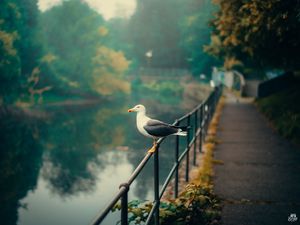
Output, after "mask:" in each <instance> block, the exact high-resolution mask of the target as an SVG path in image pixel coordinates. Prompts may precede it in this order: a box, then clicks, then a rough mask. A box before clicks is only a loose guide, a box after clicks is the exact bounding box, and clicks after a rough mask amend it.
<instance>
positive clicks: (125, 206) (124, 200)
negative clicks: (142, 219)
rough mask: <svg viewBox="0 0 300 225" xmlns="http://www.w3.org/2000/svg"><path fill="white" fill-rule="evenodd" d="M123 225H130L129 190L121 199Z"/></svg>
mask: <svg viewBox="0 0 300 225" xmlns="http://www.w3.org/2000/svg"><path fill="white" fill-rule="evenodd" d="M121 225H128V190H127V191H126V192H125V193H124V194H123V195H122V198H121Z"/></svg>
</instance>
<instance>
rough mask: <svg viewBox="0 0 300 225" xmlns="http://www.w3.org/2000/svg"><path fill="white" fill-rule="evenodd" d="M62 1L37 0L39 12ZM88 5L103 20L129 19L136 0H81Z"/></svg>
mask: <svg viewBox="0 0 300 225" xmlns="http://www.w3.org/2000/svg"><path fill="white" fill-rule="evenodd" d="M62 1H63V0H39V1H38V6H39V9H40V10H41V11H45V10H47V9H50V8H51V7H53V6H55V5H58V4H60V3H61V2H62ZM83 1H85V2H87V3H88V5H89V6H90V7H91V8H93V9H94V10H96V11H97V12H99V13H100V14H101V15H102V16H103V17H104V19H106V20H109V19H111V18H114V17H123V18H124V17H130V16H131V15H132V14H133V13H134V11H135V8H136V0H83Z"/></svg>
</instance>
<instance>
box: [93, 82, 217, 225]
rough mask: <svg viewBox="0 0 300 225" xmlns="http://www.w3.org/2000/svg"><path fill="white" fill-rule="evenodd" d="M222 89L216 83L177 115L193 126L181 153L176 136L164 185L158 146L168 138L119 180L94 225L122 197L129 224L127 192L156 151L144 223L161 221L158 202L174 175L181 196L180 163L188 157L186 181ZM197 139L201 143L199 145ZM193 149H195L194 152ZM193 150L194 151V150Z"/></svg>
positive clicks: (125, 221)
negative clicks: (200, 99) (151, 193)
mask: <svg viewBox="0 0 300 225" xmlns="http://www.w3.org/2000/svg"><path fill="white" fill-rule="evenodd" d="M221 93H222V87H221V86H219V87H216V88H215V89H214V90H213V91H212V92H211V94H210V95H209V97H208V98H207V99H206V100H205V101H203V102H202V103H200V104H199V105H198V106H197V107H195V108H194V109H193V110H192V111H190V112H189V113H187V114H185V115H184V116H182V117H181V118H179V119H177V120H176V121H175V122H174V123H173V125H187V126H189V127H190V128H191V129H189V130H188V134H187V136H186V146H185V147H184V151H183V152H182V153H181V154H180V155H179V152H180V151H179V148H180V145H179V137H178V136H176V141H175V146H174V158H175V160H174V164H173V166H172V168H171V170H170V172H169V174H168V176H167V178H166V180H165V181H164V184H163V186H162V187H161V189H160V190H159V157H158V156H159V148H160V144H161V143H162V142H163V141H164V139H165V138H161V139H159V140H158V146H157V150H156V151H155V152H154V153H147V155H146V156H145V157H144V158H143V159H142V161H141V162H140V163H139V165H138V166H137V167H136V169H135V170H134V172H133V173H132V174H131V176H130V177H129V179H128V180H127V181H126V182H125V183H122V184H120V186H119V191H118V193H117V194H116V195H115V196H114V197H113V199H112V200H111V201H110V202H109V203H108V204H107V206H106V207H105V209H103V211H102V212H101V213H100V214H99V215H98V216H97V217H96V218H95V220H94V221H93V222H92V225H98V224H101V222H102V221H103V220H104V219H105V217H106V216H107V215H108V213H109V212H110V211H111V210H112V209H113V208H114V206H115V205H116V203H117V202H118V201H119V200H121V225H127V224H128V192H129V190H130V186H131V184H132V183H133V181H134V180H135V179H136V177H137V176H138V175H139V174H140V172H141V171H142V170H143V168H144V167H145V165H146V164H147V162H148V161H149V159H150V158H151V157H152V155H153V160H154V163H153V165H154V166H153V177H154V186H153V188H154V202H153V206H152V209H151V211H150V212H149V214H148V217H147V220H146V222H145V225H147V224H150V222H152V223H154V224H155V225H158V224H159V205H160V200H161V198H162V196H163V194H164V192H165V191H166V188H167V187H168V185H169V183H170V181H171V180H172V178H173V177H174V197H175V198H176V197H177V196H178V192H179V190H178V183H179V166H180V165H181V163H182V162H183V161H184V160H185V165H184V166H185V181H187V182H188V181H189V171H190V168H189V167H190V160H191V159H190V156H192V160H193V161H192V163H193V165H196V159H197V152H201V150H202V143H203V140H204V138H205V136H206V132H207V129H208V125H209V123H210V121H211V118H212V116H213V114H214V112H215V108H216V105H217V103H218V100H219V98H220V96H221ZM197 143H198V145H197ZM191 151H192V152H191ZM191 153H192V154H191Z"/></svg>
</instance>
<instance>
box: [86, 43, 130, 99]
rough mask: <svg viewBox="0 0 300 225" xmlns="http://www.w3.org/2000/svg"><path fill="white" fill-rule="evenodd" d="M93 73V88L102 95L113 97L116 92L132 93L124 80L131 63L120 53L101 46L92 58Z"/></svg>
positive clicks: (128, 84)
mask: <svg viewBox="0 0 300 225" xmlns="http://www.w3.org/2000/svg"><path fill="white" fill-rule="evenodd" d="M92 62H93V68H94V69H93V71H92V79H91V84H90V85H91V87H92V88H93V90H95V91H96V92H98V93H99V94H101V95H112V94H113V93H115V92H123V93H127V94H128V93H129V92H130V83H129V82H127V81H125V80H124V79H122V78H123V75H124V72H125V71H126V70H127V69H128V66H129V61H127V60H126V58H125V57H124V54H123V53H122V52H120V51H118V52H117V51H114V50H112V49H109V48H107V47H104V46H101V47H99V48H98V49H97V52H96V55H95V56H94V57H93V58H92Z"/></svg>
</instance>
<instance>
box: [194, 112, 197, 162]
mask: <svg viewBox="0 0 300 225" xmlns="http://www.w3.org/2000/svg"><path fill="white" fill-rule="evenodd" d="M194 115H195V117H194V119H195V121H194V137H193V140H194V161H193V165H194V166H196V157H197V154H196V153H197V152H196V149H197V130H198V109H196V111H195V112H194Z"/></svg>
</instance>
